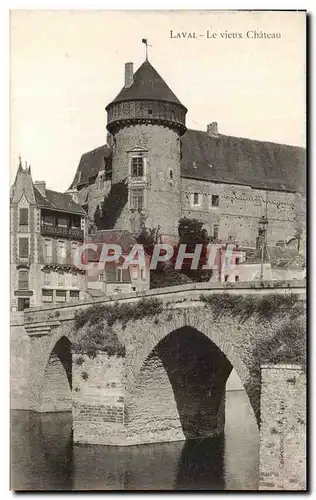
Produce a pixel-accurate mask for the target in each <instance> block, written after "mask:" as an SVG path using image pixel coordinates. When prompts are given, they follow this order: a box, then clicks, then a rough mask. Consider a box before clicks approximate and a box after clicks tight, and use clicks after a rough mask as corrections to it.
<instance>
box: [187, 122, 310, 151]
mask: <svg viewBox="0 0 316 500" xmlns="http://www.w3.org/2000/svg"><path fill="white" fill-rule="evenodd" d="M187 132H199V133H200V134H205V135H206V136H207V137H208V138H210V139H216V138H217V137H218V138H219V139H220V138H221V137H224V138H225V137H227V138H230V139H241V140H243V141H250V142H256V143H260V144H273V145H274V146H284V147H287V148H297V149H302V150H306V147H305V146H297V145H294V144H285V143H283V142H273V141H267V140H264V139H252V138H251V137H242V136H240V135H227V134H221V133H218V134H216V136H215V135H213V136H210V135H208V132H207V131H206V130H198V129H194V128H188V127H187Z"/></svg>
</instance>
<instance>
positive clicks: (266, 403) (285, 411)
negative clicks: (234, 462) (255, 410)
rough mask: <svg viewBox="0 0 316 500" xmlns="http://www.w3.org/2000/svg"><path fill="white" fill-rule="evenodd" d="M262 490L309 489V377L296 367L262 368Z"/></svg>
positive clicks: (277, 366)
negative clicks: (307, 457) (307, 417)
mask: <svg viewBox="0 0 316 500" xmlns="http://www.w3.org/2000/svg"><path fill="white" fill-rule="evenodd" d="M261 379H262V386H261V427H260V484H259V489H260V490H269V491H271V490H288V491H291V490H305V488H306V375H305V373H304V371H303V370H302V368H301V367H300V366H297V365H275V366H273V365H265V366H263V367H262V368H261Z"/></svg>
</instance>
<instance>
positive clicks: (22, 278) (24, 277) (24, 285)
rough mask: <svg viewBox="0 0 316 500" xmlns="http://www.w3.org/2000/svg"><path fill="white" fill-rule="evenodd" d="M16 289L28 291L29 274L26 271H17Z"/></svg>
mask: <svg viewBox="0 0 316 500" xmlns="http://www.w3.org/2000/svg"><path fill="white" fill-rule="evenodd" d="M18 289H19V290H28V289H29V272H28V271H26V270H21V271H19V281H18Z"/></svg>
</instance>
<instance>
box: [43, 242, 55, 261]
mask: <svg viewBox="0 0 316 500" xmlns="http://www.w3.org/2000/svg"><path fill="white" fill-rule="evenodd" d="M52 250H53V249H52V242H51V241H50V240H45V254H44V260H45V262H46V263H50V262H52Z"/></svg>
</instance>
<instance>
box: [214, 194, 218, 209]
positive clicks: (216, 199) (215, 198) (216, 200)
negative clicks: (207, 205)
mask: <svg viewBox="0 0 316 500" xmlns="http://www.w3.org/2000/svg"><path fill="white" fill-rule="evenodd" d="M218 205H219V196H218V195H217V194H212V207H218Z"/></svg>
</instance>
